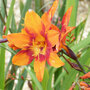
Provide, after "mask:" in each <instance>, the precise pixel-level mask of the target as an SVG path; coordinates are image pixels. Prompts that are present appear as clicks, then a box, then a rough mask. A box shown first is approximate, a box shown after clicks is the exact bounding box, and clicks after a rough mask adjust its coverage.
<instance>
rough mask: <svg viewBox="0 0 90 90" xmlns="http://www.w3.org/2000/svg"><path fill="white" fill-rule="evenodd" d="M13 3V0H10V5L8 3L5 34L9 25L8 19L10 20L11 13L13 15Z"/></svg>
mask: <svg viewBox="0 0 90 90" xmlns="http://www.w3.org/2000/svg"><path fill="white" fill-rule="evenodd" d="M14 4H15V0H12V2H11V5H10V9H9V14H8V17H7V22H6V31H5V35H7V34H8V30H9V25H10V20H11V18H12V15H13V8H14Z"/></svg>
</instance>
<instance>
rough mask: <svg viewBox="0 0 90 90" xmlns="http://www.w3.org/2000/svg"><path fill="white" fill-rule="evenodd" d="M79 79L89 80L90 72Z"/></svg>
mask: <svg viewBox="0 0 90 90" xmlns="http://www.w3.org/2000/svg"><path fill="white" fill-rule="evenodd" d="M80 78H81V79H87V78H90V72H88V73H86V74H85V75H83V76H82V77H80Z"/></svg>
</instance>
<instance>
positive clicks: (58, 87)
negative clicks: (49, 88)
mask: <svg viewBox="0 0 90 90" xmlns="http://www.w3.org/2000/svg"><path fill="white" fill-rule="evenodd" d="M65 74H66V72H65V71H64V72H62V73H60V74H58V77H57V79H56V81H55V84H54V88H55V90H58V89H60V83H61V81H60V80H61V79H62V78H63V77H64V76H65Z"/></svg>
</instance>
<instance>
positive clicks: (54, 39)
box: [47, 30, 59, 47]
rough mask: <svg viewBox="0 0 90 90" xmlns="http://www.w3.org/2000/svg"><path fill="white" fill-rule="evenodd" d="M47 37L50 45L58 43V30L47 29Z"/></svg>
mask: <svg viewBox="0 0 90 90" xmlns="http://www.w3.org/2000/svg"><path fill="white" fill-rule="evenodd" d="M47 37H48V40H49V42H50V43H51V45H52V47H53V46H55V45H56V44H57V43H59V32H58V31H56V30H49V31H48V32H47Z"/></svg>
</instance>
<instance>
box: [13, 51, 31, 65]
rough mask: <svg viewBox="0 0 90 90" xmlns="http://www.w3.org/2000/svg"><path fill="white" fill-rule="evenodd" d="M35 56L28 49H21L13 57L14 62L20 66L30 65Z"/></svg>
mask: <svg viewBox="0 0 90 90" xmlns="http://www.w3.org/2000/svg"><path fill="white" fill-rule="evenodd" d="M32 60H33V56H32V53H30V52H29V51H28V50H21V51H19V52H18V53H17V54H16V55H15V56H14V57H13V59H12V63H13V64H15V65H18V66H22V65H28V64H30V63H31V62H32Z"/></svg>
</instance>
